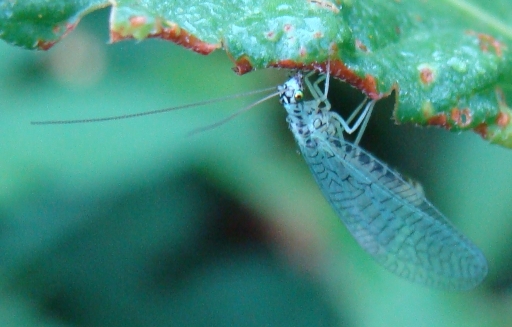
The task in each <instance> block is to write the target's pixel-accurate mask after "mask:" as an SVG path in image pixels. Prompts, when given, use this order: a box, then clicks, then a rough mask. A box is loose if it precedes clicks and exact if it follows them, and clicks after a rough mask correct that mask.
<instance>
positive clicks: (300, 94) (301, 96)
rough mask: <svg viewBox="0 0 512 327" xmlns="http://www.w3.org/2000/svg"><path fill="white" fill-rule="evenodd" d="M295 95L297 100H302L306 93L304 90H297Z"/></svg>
mask: <svg viewBox="0 0 512 327" xmlns="http://www.w3.org/2000/svg"><path fill="white" fill-rule="evenodd" d="M294 97H295V100H297V101H298V100H302V98H303V97H304V93H303V92H302V91H297V92H295V94H294Z"/></svg>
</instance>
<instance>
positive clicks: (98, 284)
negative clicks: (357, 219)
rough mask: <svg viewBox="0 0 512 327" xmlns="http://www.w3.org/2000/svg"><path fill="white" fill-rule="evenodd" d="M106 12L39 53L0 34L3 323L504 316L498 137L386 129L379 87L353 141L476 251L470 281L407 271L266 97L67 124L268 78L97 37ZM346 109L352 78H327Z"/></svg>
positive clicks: (444, 320) (508, 165)
mask: <svg viewBox="0 0 512 327" xmlns="http://www.w3.org/2000/svg"><path fill="white" fill-rule="evenodd" d="M107 20H108V10H103V11H100V12H98V13H95V14H92V15H89V16H87V17H86V18H85V19H84V20H83V22H82V23H81V24H80V25H79V27H78V28H77V29H76V30H75V31H74V32H72V33H71V34H70V35H69V36H68V37H67V38H66V39H64V40H63V41H62V42H61V43H59V44H57V45H56V46H55V47H54V48H52V49H51V50H50V51H48V52H31V51H26V50H22V49H18V48H15V47H12V46H9V45H7V44H5V43H2V44H0V51H1V54H2V55H1V56H0V98H1V101H0V108H1V109H2V110H1V112H2V119H1V120H0V124H1V127H0V134H1V136H2V138H1V143H0V154H1V160H0V249H1V251H0V269H1V270H0V285H1V288H0V292H1V293H0V325H1V326H153V327H156V326H369V327H371V326H429V327H435V326H510V325H511V324H512V310H511V309H512V306H511V304H512V292H511V290H512V289H511V284H512V277H511V276H512V264H511V263H512V249H511V248H512V247H511V241H510V239H511V238H512V210H511V209H512V204H511V201H510V200H511V199H512V190H511V187H510V185H511V184H512V152H511V151H510V150H507V149H504V148H501V147H498V146H493V145H490V144H488V143H486V142H484V141H482V140H481V139H480V138H479V137H478V136H477V135H475V134H473V133H471V132H467V133H463V134H454V133H448V132H446V131H444V130H440V129H434V128H430V129H425V128H423V129H422V128H414V127H413V126H397V125H395V124H394V123H393V121H392V120H391V114H392V113H391V110H392V104H393V101H392V100H393V99H386V100H383V101H381V102H380V103H379V104H378V106H377V108H376V110H375V113H374V116H373V117H372V119H371V122H370V125H369V127H368V129H367V132H366V134H365V137H364V138H363V143H362V145H363V147H364V148H366V149H367V150H369V151H370V152H372V153H374V154H375V155H376V156H377V157H378V158H380V159H382V160H383V161H384V162H386V163H388V164H389V165H390V166H391V167H394V168H396V169H397V170H398V171H400V172H401V173H403V174H404V175H406V176H410V177H412V178H413V179H415V180H417V181H419V182H421V184H422V186H423V188H424V190H425V193H426V195H427V197H428V198H429V199H430V200H431V201H432V202H433V203H434V204H435V205H436V206H437V207H438V208H439V209H440V210H441V211H442V212H443V213H444V214H446V216H447V217H448V218H449V219H450V220H451V221H452V222H453V223H454V224H455V225H456V226H457V227H458V228H459V229H461V230H462V231H463V232H464V233H465V234H466V235H467V236H468V237H469V238H471V239H472V240H473V241H474V242H475V243H476V244H477V245H478V246H479V247H480V248H481V249H482V250H483V251H484V253H485V254H486V256H487V259H488V261H489V268H490V271H489V276H488V277H487V279H486V280H485V281H484V283H483V284H482V285H481V286H479V287H478V288H477V289H475V290H472V291H468V292H445V291H440V290H433V289H428V288H425V287H423V286H421V285H415V284H411V283H409V282H408V281H406V280H403V279H400V278H398V277H395V276H394V275H392V274H390V273H388V272H387V271H385V270H384V269H383V268H381V267H380V266H378V265H377V264H376V263H374V262H373V261H372V259H371V258H370V256H369V255H368V254H366V253H365V252H364V251H363V250H362V249H361V248H360V247H359V246H358V245H357V244H356V242H355V241H354V240H353V239H352V237H351V236H350V235H349V234H348V232H347V231H346V229H345V227H344V226H343V225H342V223H341V222H340V221H339V219H338V218H337V217H336V214H335V213H334V212H333V211H332V210H331V208H330V207H329V205H328V203H327V201H326V200H325V199H324V198H323V197H322V195H321V193H320V191H319V190H318V188H317V186H316V184H315V183H314V181H313V178H312V176H311V175H310V173H309V170H308V167H307V166H306V164H305V163H304V161H303V160H302V158H301V156H300V154H299V153H298V148H297V146H296V145H295V142H294V140H293V136H292V135H291V133H290V132H289V131H288V130H287V124H286V122H285V112H284V110H283V109H282V108H281V107H280V106H279V103H278V101H277V99H273V100H270V101H267V102H266V103H264V104H262V105H259V106H258V107H257V108H254V109H252V110H251V111H249V112H248V113H244V114H243V115H241V116H239V117H237V118H236V119H234V120H233V121H231V122H229V123H227V124H225V125H223V126H221V127H218V128H216V129H214V130H211V131H206V132H203V133H201V134H198V135H195V136H191V137H190V136H187V134H188V132H190V131H192V130H194V129H195V128H198V127H202V126H205V125H208V124H210V123H213V122H216V121H219V120H221V119H223V118H225V117H227V116H228V115H230V114H231V113H233V112H234V111H235V110H237V109H239V108H241V107H243V106H245V105H247V104H249V103H251V102H252V101H255V100H257V99H259V98H261V96H260V97H259V96H253V97H251V98H246V99H238V100H234V101H231V102H223V103H218V104H212V105H208V106H203V107H198V108H189V109H185V110H180V111H175V112H170V113H166V114H161V115H157V116H147V117H141V118H137V119H130V120H121V121H112V122H104V123H97V124H82V125H52V126H32V125H30V121H34V120H52V119H77V118H92V117H104V116H112V115H117V114H130V113H135V112H140V111H147V110H154V109H160V108H165V107H169V106H174V105H180V104H186V103H191V102H196V101H202V100H206V99H213V98H217V97H221V96H225V95H230V94H236V93H241V92H246V91H250V90H255V89H260V88H266V87H269V86H274V85H277V84H280V83H282V82H283V81H284V80H285V78H286V76H287V74H288V72H287V71H284V70H275V69H274V70H270V69H268V70H260V71H256V72H252V73H249V74H246V75H244V76H241V77H240V76H237V75H235V74H234V73H233V72H232V71H231V67H232V63H231V62H230V61H229V59H228V58H227V56H226V54H225V53H224V52H222V51H217V52H215V53H214V54H212V55H210V56H201V55H198V54H196V53H193V52H191V51H188V50H185V49H182V48H180V47H179V46H177V45H174V44H172V43H169V42H164V41H158V40H149V41H144V42H140V43H136V42H131V41H127V42H121V43H118V44H114V45H107V44H106V41H107V40H108V32H107V29H108V27H107ZM333 84H334V86H333V87H332V88H331V90H330V95H331V100H332V102H333V104H334V106H335V107H336V108H341V107H343V108H345V109H346V111H344V113H343V114H344V115H345V117H346V115H347V114H348V113H349V110H350V109H351V108H354V107H355V106H357V104H358V101H360V100H361V99H362V96H361V94H359V93H358V92H356V91H355V90H352V89H351V88H349V87H347V86H344V85H343V84H342V83H340V82H339V83H333Z"/></svg>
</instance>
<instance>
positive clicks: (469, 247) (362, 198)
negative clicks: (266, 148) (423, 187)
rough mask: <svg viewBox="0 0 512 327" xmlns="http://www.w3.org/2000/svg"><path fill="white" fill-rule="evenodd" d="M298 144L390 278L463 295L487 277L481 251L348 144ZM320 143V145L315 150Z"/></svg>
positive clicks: (411, 189) (345, 218) (413, 192)
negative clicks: (389, 273) (400, 277)
mask: <svg viewBox="0 0 512 327" xmlns="http://www.w3.org/2000/svg"><path fill="white" fill-rule="evenodd" d="M314 141H315V142H312V143H311V144H308V145H305V144H300V143H299V146H300V147H301V151H302V153H303V155H304V158H305V160H306V162H307V163H308V165H309V167H310V169H311V172H312V173H313V175H314V177H315V179H316V181H317V183H318V185H319V186H320V188H321V190H322V192H323V193H324V195H325V197H326V198H327V199H328V200H329V202H330V203H331V205H332V207H333V208H334V209H335V210H336V212H337V213H338V215H339V217H340V218H341V220H342V221H343V223H344V224H345V225H346V226H347V228H348V230H349V231H350V232H351V233H352V235H353V236H354V237H355V238H356V240H357V241H358V242H359V244H360V245H361V246H362V247H363V248H364V249H365V250H366V251H367V252H368V253H370V254H371V255H372V256H373V257H374V258H375V259H376V260H377V261H378V262H379V263H380V264H382V265H383V266H384V267H386V268H387V269H388V270H390V271H391V272H393V273H395V274H397V275H399V276H402V277H404V278H407V279H409V280H411V281H414V282H418V283H422V284H425V285H428V286H432V287H437V288H444V289H454V290H464V289H471V288H473V287H475V286H476V285H478V284H479V283H480V282H481V281H482V280H483V278H484V277H485V275H486V274H487V262H486V260H485V257H484V256H483V254H482V253H481V251H480V250H479V249H478V248H477V247H476V246H475V245H474V244H473V243H471V241H470V240H468V239H467V238H466V237H465V236H464V235H462V234H461V233H460V232H459V231H457V230H456V229H455V228H454V227H453V226H452V225H451V224H450V222H448V221H447V220H446V218H445V217H444V216H443V215H442V214H441V213H440V212H439V211H438V210H437V209H436V208H434V206H433V205H432V204H431V203H430V202H429V201H428V200H427V199H426V198H425V197H424V195H423V193H422V192H421V191H420V190H419V189H418V188H416V187H414V186H412V185H411V184H409V183H407V182H406V181H404V180H403V179H402V177H400V175H399V174H397V173H396V172H394V171H392V170H390V169H389V168H388V167H387V166H386V165H384V164H383V163H381V162H380V161H379V160H377V159H376V158H374V157H373V156H372V155H371V154H369V153H368V152H366V151H364V150H363V149H361V148H359V147H357V146H355V145H353V144H350V143H348V142H346V141H344V140H340V139H338V138H334V137H331V138H330V139H329V140H325V139H317V138H314ZM315 143H316V144H315Z"/></svg>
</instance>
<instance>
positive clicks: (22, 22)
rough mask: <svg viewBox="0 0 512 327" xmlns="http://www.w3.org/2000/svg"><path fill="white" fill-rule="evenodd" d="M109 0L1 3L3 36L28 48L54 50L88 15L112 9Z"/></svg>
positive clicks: (4, 1)
mask: <svg viewBox="0 0 512 327" xmlns="http://www.w3.org/2000/svg"><path fill="white" fill-rule="evenodd" d="M108 5H109V3H108V1H105V0H73V1H65V0H61V1H46V0H23V1H11V0H1V1H0V37H1V38H2V39H4V40H5V41H7V42H10V43H12V44H15V45H18V46H21V47H24V48H27V49H42V50H47V49H49V48H51V47H52V46H53V45H54V44H55V43H56V42H57V41H59V40H60V39H61V38H62V37H63V36H65V35H66V34H67V33H69V32H70V31H71V30H73V29H74V28H75V26H76V24H78V22H79V21H80V18H81V17H82V16H84V15H85V14H87V13H89V12H91V11H93V10H95V9H99V8H102V7H106V6H108Z"/></svg>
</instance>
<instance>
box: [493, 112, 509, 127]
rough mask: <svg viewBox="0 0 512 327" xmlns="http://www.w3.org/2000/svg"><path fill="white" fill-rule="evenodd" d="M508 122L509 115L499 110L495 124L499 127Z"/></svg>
mask: <svg viewBox="0 0 512 327" xmlns="http://www.w3.org/2000/svg"><path fill="white" fill-rule="evenodd" d="M509 123H510V116H509V115H508V114H507V113H506V112H503V111H500V112H499V113H498V116H496V125H498V126H499V127H502V128H503V127H506V126H508V124H509Z"/></svg>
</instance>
